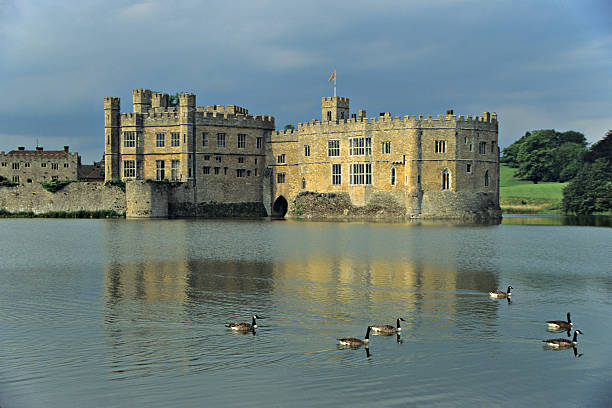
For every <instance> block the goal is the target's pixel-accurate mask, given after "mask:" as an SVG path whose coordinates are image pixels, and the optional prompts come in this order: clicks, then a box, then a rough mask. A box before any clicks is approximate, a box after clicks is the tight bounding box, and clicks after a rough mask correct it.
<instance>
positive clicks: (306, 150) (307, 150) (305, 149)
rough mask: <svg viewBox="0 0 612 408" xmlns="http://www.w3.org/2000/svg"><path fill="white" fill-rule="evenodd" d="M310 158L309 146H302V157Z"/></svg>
mask: <svg viewBox="0 0 612 408" xmlns="http://www.w3.org/2000/svg"><path fill="white" fill-rule="evenodd" d="M309 156H310V145H304V157H309Z"/></svg>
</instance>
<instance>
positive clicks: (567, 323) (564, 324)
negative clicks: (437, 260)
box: [225, 286, 583, 354]
mask: <svg viewBox="0 0 612 408" xmlns="http://www.w3.org/2000/svg"><path fill="white" fill-rule="evenodd" d="M512 289H514V288H513V287H512V286H508V289H507V291H506V292H502V291H499V290H498V291H495V292H489V296H490V297H491V298H494V299H507V300H508V302H510V297H511V296H512V294H511V293H510V291H511V290H512ZM261 318H262V317H260V316H257V315H253V316H252V319H251V323H248V322H235V323H225V327H228V328H230V329H232V330H234V331H237V332H243V333H246V332H253V333H255V329H257V319H261ZM405 321H406V320H404V319H403V318H402V317H399V318H397V321H396V325H395V326H392V325H390V324H382V325H375V326H368V327H367V329H366V334H365V337H364V338H363V339H361V338H357V337H341V338H339V339H337V340H338V344H339V345H340V346H342V347H350V348H360V347H361V346H365V347H368V343H369V341H370V333H373V334H375V335H380V336H392V335H394V334H395V335H397V341H398V342H400V333H401V330H402V327H401V323H400V322H405ZM546 323H547V324H548V329H549V330H550V331H567V336H568V337H569V336H570V332H571V329H572V327H573V326H574V323H572V320H571V318H570V313H569V312H567V320H549V321H547V322H546ZM579 334H583V333H582V332H581V331H580V330H575V331H574V337H573V338H572V340H569V339H565V338H561V337H559V338H555V339H546V340H542V342H544V343H545V344H546V346H548V347H550V348H553V349H566V348H570V347H572V348H574V354H576V353H577V351H576V346H577V345H578V335H579Z"/></svg>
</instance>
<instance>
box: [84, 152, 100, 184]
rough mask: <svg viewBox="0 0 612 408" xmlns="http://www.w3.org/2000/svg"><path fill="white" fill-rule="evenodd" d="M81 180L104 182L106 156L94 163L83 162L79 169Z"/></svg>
mask: <svg viewBox="0 0 612 408" xmlns="http://www.w3.org/2000/svg"><path fill="white" fill-rule="evenodd" d="M79 181H90V182H96V183H103V182H104V157H102V160H100V161H98V162H94V163H93V164H81V167H80V170H79Z"/></svg>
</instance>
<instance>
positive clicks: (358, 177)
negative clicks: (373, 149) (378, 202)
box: [349, 162, 372, 186]
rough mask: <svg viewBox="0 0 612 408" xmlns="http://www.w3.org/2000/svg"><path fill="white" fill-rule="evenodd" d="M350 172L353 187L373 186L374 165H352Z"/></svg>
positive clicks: (350, 165)
mask: <svg viewBox="0 0 612 408" xmlns="http://www.w3.org/2000/svg"><path fill="white" fill-rule="evenodd" d="M349 170H350V171H349V181H350V184H351V185H353V186H358V185H368V186H369V185H372V163H369V162H368V163H350V164H349Z"/></svg>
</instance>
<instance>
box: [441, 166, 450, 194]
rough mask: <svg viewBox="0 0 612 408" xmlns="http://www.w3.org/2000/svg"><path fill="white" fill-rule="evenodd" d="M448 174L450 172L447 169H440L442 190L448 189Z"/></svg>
mask: <svg viewBox="0 0 612 408" xmlns="http://www.w3.org/2000/svg"><path fill="white" fill-rule="evenodd" d="M450 176H451V172H450V170H449V169H447V168H445V169H444V170H442V190H450V188H451V183H450Z"/></svg>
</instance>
